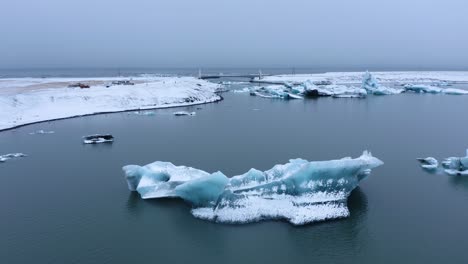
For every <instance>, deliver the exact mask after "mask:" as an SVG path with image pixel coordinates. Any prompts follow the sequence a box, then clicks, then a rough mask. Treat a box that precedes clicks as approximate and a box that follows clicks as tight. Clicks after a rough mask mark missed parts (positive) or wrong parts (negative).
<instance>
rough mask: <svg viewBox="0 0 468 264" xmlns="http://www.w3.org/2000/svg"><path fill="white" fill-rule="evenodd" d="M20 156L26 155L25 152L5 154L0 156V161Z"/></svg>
mask: <svg viewBox="0 0 468 264" xmlns="http://www.w3.org/2000/svg"><path fill="white" fill-rule="evenodd" d="M22 157H26V154H23V153H10V154H5V155H1V156H0V162H5V161H7V160H10V159H14V158H22Z"/></svg>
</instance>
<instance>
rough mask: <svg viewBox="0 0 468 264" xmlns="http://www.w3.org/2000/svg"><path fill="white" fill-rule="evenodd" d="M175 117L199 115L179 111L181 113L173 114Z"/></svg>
mask: <svg viewBox="0 0 468 264" xmlns="http://www.w3.org/2000/svg"><path fill="white" fill-rule="evenodd" d="M173 114H174V115H175V116H194V115H196V114H197V113H195V112H187V111H179V112H174V113H173Z"/></svg>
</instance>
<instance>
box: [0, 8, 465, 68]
mask: <svg viewBox="0 0 468 264" xmlns="http://www.w3.org/2000/svg"><path fill="white" fill-rule="evenodd" d="M467 14H468V1H467V0H309V1H306V0H304V1H300V0H288V1H286V0H284V1H274V0H270V1H267V0H230V1H227V0H224V1H223V0H199V1H194V0H152V1H150V0H132V1H130V0H126V1H122V0H41V1H39V0H2V1H1V3H0V68H40V67H259V66H262V67H292V66H295V67H308V66H313V67H320V66H326V67H334V66H337V67H348V66H354V67H355V66H363V67H369V68H372V66H381V67H386V66H391V67H400V66H401V67H402V68H411V67H429V68H440V69H444V68H447V69H448V68H450V69H453V68H464V69H468V15H467Z"/></svg>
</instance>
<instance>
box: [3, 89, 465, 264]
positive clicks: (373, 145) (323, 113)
mask: <svg viewBox="0 0 468 264" xmlns="http://www.w3.org/2000/svg"><path fill="white" fill-rule="evenodd" d="M223 97H224V98H225V100H223V101H221V102H219V103H214V104H207V105H199V106H191V107H182V108H176V109H164V110H155V114H154V115H135V114H133V113H132V112H127V113H115V114H106V115H97V116H89V117H83V118H75V119H68V120H60V121H54V122H48V123H41V124H35V125H30V126H25V127H21V128H18V129H15V130H10V131H4V132H0V153H1V154H6V153H12V152H23V153H25V154H28V157H25V158H21V159H14V160H9V161H8V162H5V163H2V164H0V179H1V180H2V184H1V185H0V212H1V217H0V234H1V235H0V262H1V263H9V264H15V263H350V262H356V263H400V262H406V263H423V262H424V263H441V262H443V261H449V262H450V263H466V262H467V261H468V252H467V251H466V245H467V244H468V231H467V226H468V178H467V177H450V176H447V175H438V174H430V173H427V172H425V171H423V170H422V169H421V168H420V166H419V164H418V162H417V161H416V158H417V157H426V156H434V157H436V158H438V159H442V158H445V157H449V156H462V155H463V154H464V153H465V149H466V148H467V147H468V141H467V140H466V138H467V132H468V122H466V120H465V118H464V116H465V113H467V112H468V97H466V96H448V95H417V94H404V95H395V96H381V97H380V96H373V97H369V98H367V99H333V98H319V99H316V100H290V101H282V100H270V99H263V98H258V97H252V96H249V95H248V94H234V93H225V94H223ZM180 110H185V111H190V112H191V111H195V112H197V114H196V116H184V117H176V116H174V115H172V112H174V111H180ZM40 129H43V130H47V131H55V133H54V134H36V135H30V134H29V133H30V132H33V131H36V130H40ZM93 133H112V134H113V135H114V136H115V139H116V140H115V142H114V143H113V144H110V145H105V144H103V145H83V144H82V143H81V137H82V136H83V135H87V134H93ZM365 149H368V150H370V151H372V153H373V154H374V155H375V156H376V157H378V158H380V159H382V160H383V161H384V162H385V165H383V166H382V167H379V168H377V169H374V170H373V172H372V174H371V175H370V177H369V178H368V179H366V180H364V181H363V182H362V183H361V184H360V187H359V188H358V189H356V190H355V191H353V193H352V195H351V196H350V198H349V200H348V204H349V208H350V212H351V216H350V217H349V218H346V219H340V220H333V221H327V222H320V223H315V224H310V225H306V226H301V227H296V226H293V225H291V224H289V223H287V222H282V221H264V222H259V223H253V224H247V225H228V224H216V223H213V222H208V221H203V220H200V219H196V218H194V217H193V216H192V215H191V214H190V208H189V206H188V205H187V204H185V203H184V202H183V201H181V200H171V199H164V200H141V199H140V198H139V197H138V195H137V194H135V193H131V192H129V190H128V188H127V185H126V182H125V180H124V177H123V173H122V170H121V168H122V166H124V165H128V164H139V165H144V164H147V163H150V162H153V161H156V160H161V161H170V162H172V163H174V164H176V165H187V166H192V167H195V168H198V169H203V170H205V171H208V172H214V171H217V170H221V171H223V173H225V174H226V175H228V176H233V175H237V174H241V173H244V172H246V171H247V170H248V169H250V168H252V167H254V168H257V169H260V170H265V169H269V168H271V167H272V166H273V165H275V164H279V163H285V162H287V161H288V160H289V159H291V158H304V159H307V160H329V159H336V158H341V157H345V156H353V157H356V156H359V155H360V154H361V153H362V151H363V150H365Z"/></svg>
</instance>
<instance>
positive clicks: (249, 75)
mask: <svg viewBox="0 0 468 264" xmlns="http://www.w3.org/2000/svg"><path fill="white" fill-rule="evenodd" d="M264 76H270V74H263V73H262V70H259V71H258V73H256V74H223V73H219V74H214V75H203V74H202V72H201V70H198V79H202V80H206V79H220V78H250V79H252V80H253V79H255V78H258V79H259V80H261V79H262V78H263V77H264Z"/></svg>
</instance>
